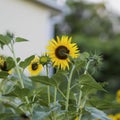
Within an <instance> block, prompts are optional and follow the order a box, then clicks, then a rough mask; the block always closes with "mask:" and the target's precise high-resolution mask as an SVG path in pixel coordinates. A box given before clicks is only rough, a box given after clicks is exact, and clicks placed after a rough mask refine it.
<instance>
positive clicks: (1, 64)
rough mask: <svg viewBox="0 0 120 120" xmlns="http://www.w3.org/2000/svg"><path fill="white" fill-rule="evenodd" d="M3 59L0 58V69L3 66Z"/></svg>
mask: <svg viewBox="0 0 120 120" xmlns="http://www.w3.org/2000/svg"><path fill="white" fill-rule="evenodd" d="M4 62H5V58H4V57H3V56H0V67H2V66H4Z"/></svg>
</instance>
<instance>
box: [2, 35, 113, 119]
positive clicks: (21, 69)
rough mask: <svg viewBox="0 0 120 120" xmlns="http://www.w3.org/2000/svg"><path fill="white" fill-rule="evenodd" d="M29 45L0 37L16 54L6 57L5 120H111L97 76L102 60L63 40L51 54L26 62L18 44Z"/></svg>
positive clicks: (54, 45)
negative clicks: (18, 50) (106, 110)
mask: <svg viewBox="0 0 120 120" xmlns="http://www.w3.org/2000/svg"><path fill="white" fill-rule="evenodd" d="M26 41H27V40H26V39H24V38H21V37H15V36H14V35H13V34H10V33H7V34H6V35H3V34H1V35H0V47H1V48H2V49H4V46H7V47H8V48H9V50H10V51H11V53H12V56H4V55H0V119H1V120H8V119H11V120H97V119H100V120H110V118H108V117H107V113H105V112H104V111H103V110H104V109H103V108H104V107H103V108H101V107H97V106H100V105H101V102H98V101H101V99H99V98H98V97H95V96H96V95H97V93H98V91H102V92H106V90H105V89H104V86H103V84H101V83H98V82H96V80H95V79H94V77H93V75H92V72H91V71H92V70H93V69H97V68H98V66H99V65H100V64H101V63H102V57H101V56H100V55H97V54H89V53H88V52H83V53H81V52H80V50H79V48H78V47H77V44H76V43H74V42H73V41H72V37H68V36H61V37H59V36H57V37H56V38H55V39H52V40H50V41H49V43H48V45H47V46H46V51H45V53H43V54H42V55H31V56H29V57H27V58H26V59H25V60H22V59H21V58H20V57H16V54H15V50H14V44H16V43H18V42H26ZM51 70H52V71H53V73H51V72H50V71H51ZM26 71H27V72H28V73H29V74H26ZM50 73H51V74H50ZM110 104H111V103H109V105H110Z"/></svg>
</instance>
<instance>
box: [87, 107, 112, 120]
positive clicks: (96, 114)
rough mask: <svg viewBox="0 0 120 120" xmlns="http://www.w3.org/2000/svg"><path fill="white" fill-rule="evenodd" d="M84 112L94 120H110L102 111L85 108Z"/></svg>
mask: <svg viewBox="0 0 120 120" xmlns="http://www.w3.org/2000/svg"><path fill="white" fill-rule="evenodd" d="M85 110H86V111H87V112H89V113H90V114H91V115H92V116H93V117H94V118H96V119H101V120H111V119H110V118H108V117H107V115H106V114H105V113H104V112H103V111H101V110H98V109H96V108H94V107H85Z"/></svg>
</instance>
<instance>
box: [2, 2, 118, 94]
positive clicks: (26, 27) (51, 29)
mask: <svg viewBox="0 0 120 120" xmlns="http://www.w3.org/2000/svg"><path fill="white" fill-rule="evenodd" d="M119 6H120V1H119V0H0V33H2V34H3V33H5V32H6V31H9V32H12V33H14V34H15V35H16V36H19V37H23V38H26V39H28V40H29V42H27V43H20V44H19V45H17V44H16V46H15V50H16V55H17V57H22V58H23V59H24V58H26V57H28V56H30V55H32V54H39V55H40V54H42V53H43V52H44V51H45V48H46V45H47V43H48V40H50V39H51V38H52V37H55V36H56V35H59V36H61V35H68V36H72V38H73V41H75V42H77V44H78V46H79V48H80V51H81V52H84V51H87V52H90V53H100V54H101V55H102V57H103V65H102V67H101V69H100V70H99V71H96V72H95V74H94V77H95V78H96V79H97V81H98V82H108V85H107V86H106V89H107V90H108V91H110V92H112V93H115V92H116V91H117V90H118V89H120V7H119ZM0 53H2V54H6V55H10V53H9V51H8V50H7V48H6V49H4V50H1V49H0Z"/></svg>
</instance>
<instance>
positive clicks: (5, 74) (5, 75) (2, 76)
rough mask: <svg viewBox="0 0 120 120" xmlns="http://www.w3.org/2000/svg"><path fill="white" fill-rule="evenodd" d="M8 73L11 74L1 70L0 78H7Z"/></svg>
mask: <svg viewBox="0 0 120 120" xmlns="http://www.w3.org/2000/svg"><path fill="white" fill-rule="evenodd" d="M8 75H9V74H8V72H6V71H1V72H0V78H7V76H8Z"/></svg>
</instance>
